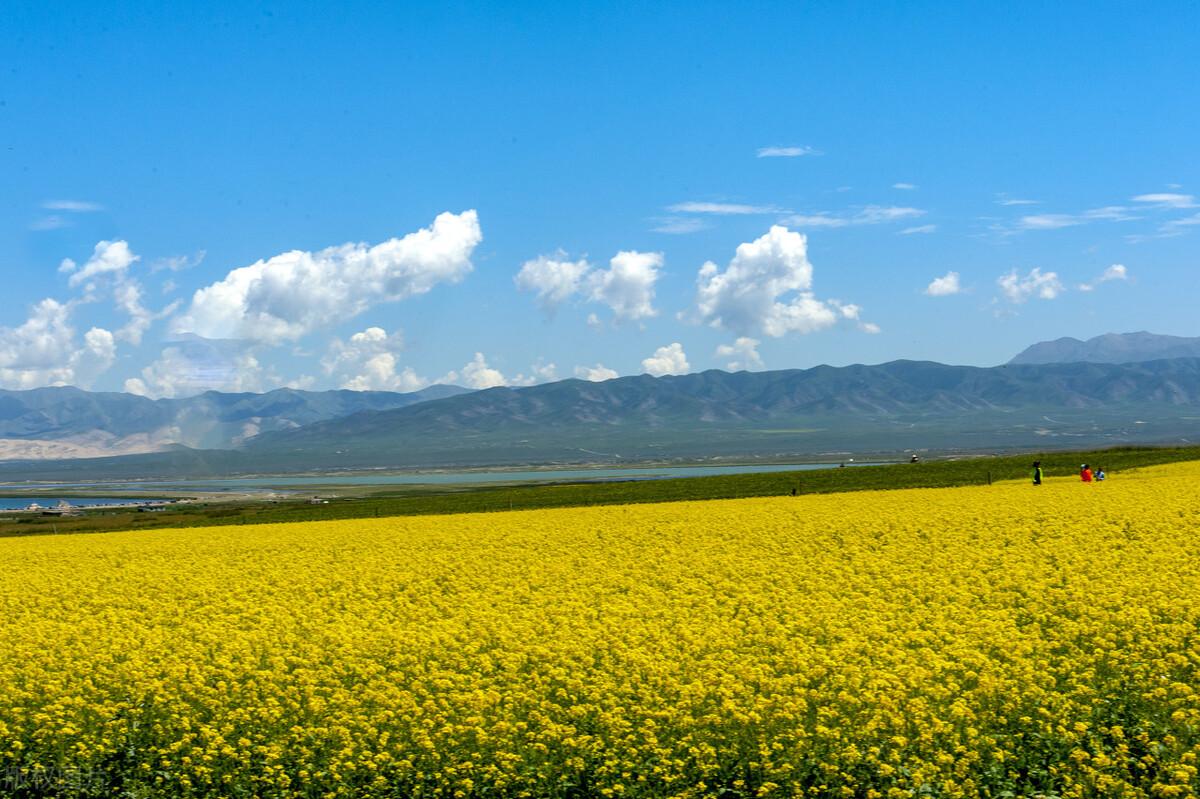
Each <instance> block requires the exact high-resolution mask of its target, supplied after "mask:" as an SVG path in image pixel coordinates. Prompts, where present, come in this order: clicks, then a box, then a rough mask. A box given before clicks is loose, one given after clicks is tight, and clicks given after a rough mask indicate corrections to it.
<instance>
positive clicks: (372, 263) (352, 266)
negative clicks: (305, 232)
mask: <svg viewBox="0 0 1200 799" xmlns="http://www.w3.org/2000/svg"><path fill="white" fill-rule="evenodd" d="M482 238H483V234H482V233H481V231H480V228H479V220H478V216H477V215H476V213H475V211H464V212H463V213H461V214H452V213H443V214H439V215H438V217H437V218H436V219H435V220H434V222H433V225H432V226H431V227H428V228H422V229H421V230H418V231H417V232H415V233H410V234H408V235H407V236H404V237H403V238H393V239H389V240H388V241H385V242H383V243H381V244H377V245H375V246H373V247H369V246H367V245H365V244H343V245H341V246H338V247H329V248H327V249H324V250H320V251H318V252H305V251H302V250H293V251H291V252H286V253H282V254H280V255H276V256H274V257H272V258H270V259H268V260H266V261H258V262H257V263H254V264H251V265H250V266H244V267H240V268H238V269H234V270H233V271H231V272H230V273H229V274H227V275H226V276H225V278H224V279H222V280H220V281H218V282H216V283H213V284H212V285H210V286H207V287H205V288H202V289H200V290H198V291H197V292H196V293H195V295H193V297H192V302H191V305H190V307H189V308H188V309H187V311H186V312H185V313H184V314H183V315H182V316H179V317H177V318H176V319H175V320H174V324H173V325H172V329H173V330H174V331H175V332H176V333H186V332H192V333H196V334H198V335H201V336H204V337H207V338H213V339H218V338H239V339H248V340H251V341H257V342H264V343H272V344H277V343H280V342H284V341H294V340H296V339H299V338H301V337H302V336H304V335H306V334H307V333H310V332H312V331H313V330H317V329H319V328H322V327H327V326H329V325H332V324H334V323H337V322H341V321H343V320H345V319H348V318H350V317H353V316H355V315H357V314H359V313H362V312H363V311H365V310H366V309H367V308H370V307H371V306H372V305H375V304H378V303H381V302H395V301H397V300H402V299H405V298H406V297H411V296H414V295H418V294H424V293H426V292H428V291H430V290H431V289H433V288H434V287H435V286H437V285H438V284H440V283H454V282H457V281H459V280H461V279H462V278H463V277H464V276H465V275H466V274H467V273H468V272H470V271H471V261H470V256H471V253H472V251H473V250H474V249H475V247H476V245H478V244H479V242H480V241H481V240H482Z"/></svg>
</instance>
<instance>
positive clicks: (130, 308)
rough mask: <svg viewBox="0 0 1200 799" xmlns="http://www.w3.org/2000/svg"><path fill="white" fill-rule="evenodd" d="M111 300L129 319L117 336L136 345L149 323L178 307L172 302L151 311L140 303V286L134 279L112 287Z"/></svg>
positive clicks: (147, 328)
mask: <svg viewBox="0 0 1200 799" xmlns="http://www.w3.org/2000/svg"><path fill="white" fill-rule="evenodd" d="M113 300H114V301H115V302H116V305H117V308H118V309H119V310H121V311H123V312H124V313H125V314H126V315H128V317H129V321H128V322H126V323H125V325H124V326H123V327H122V328H121V329H120V330H118V331H117V338H119V339H120V340H122V341H128V342H129V343H130V344H133V345H134V346H137V345H138V344H141V343H142V336H144V335H145V333H146V331H147V330H149V329H150V325H152V324H154V323H155V322H156V321H158V320H159V319H164V318H166V317H168V316H170V315H171V314H173V313H175V310H176V309H177V308H178V307H179V303H178V302H173V303H171V304H170V305H168V306H167V307H166V308H163V309H162V310H161V311H157V312H155V311H151V310H150V309H149V308H147V307H146V306H145V305H143V304H142V287H141V284H140V283H138V282H137V281H136V280H123V281H120V282H119V283H117V285H116V286H115V287H114V288H113Z"/></svg>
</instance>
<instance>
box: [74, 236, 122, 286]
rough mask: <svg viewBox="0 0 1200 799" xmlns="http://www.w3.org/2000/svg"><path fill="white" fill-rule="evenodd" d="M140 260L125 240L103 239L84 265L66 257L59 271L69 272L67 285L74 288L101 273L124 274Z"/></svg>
mask: <svg viewBox="0 0 1200 799" xmlns="http://www.w3.org/2000/svg"><path fill="white" fill-rule="evenodd" d="M138 260H140V258H139V256H137V255H134V254H133V251H132V250H130V249H129V244H128V243H127V242H125V241H101V242H98V243H97V244H96V247H95V249H93V251H92V257H91V258H88V260H87V261H86V262H85V263H84V265H83V266H82V267H80V266H79V265H78V264H76V263H75V261H73V260H71V259H70V258H64V259H63V261H62V263H60V264H59V265H58V271H59V272H63V273H65V274H69V275H70V276H71V277H70V278H69V279H68V280H67V285H69V286H71V288H74V287H76V286H78V285H79V284H80V283H85V282H87V281H89V280H91V279H93V278H95V277H98V276H100V275H116V276H119V275H123V274H124V273H125V270H127V269H128V268H129V267H130V266H131V265H132V264H133V263H134V262H135V261H138Z"/></svg>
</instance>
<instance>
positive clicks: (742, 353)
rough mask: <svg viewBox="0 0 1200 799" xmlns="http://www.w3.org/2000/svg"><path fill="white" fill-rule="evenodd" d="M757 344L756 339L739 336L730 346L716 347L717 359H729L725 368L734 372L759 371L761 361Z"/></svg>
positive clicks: (761, 365) (761, 364)
mask: <svg viewBox="0 0 1200 799" xmlns="http://www.w3.org/2000/svg"><path fill="white" fill-rule="evenodd" d="M758 344H759V341H758V339H754V338H750V337H749V336H739V337H738V338H737V340H735V341H734V342H733V343H732V344H722V345H720V346H719V347H717V357H718V358H729V359H730V360H729V361H728V362H727V363H726V366H728V367H729V369H730V370H731V371H734V372H739V371H743V370H750V369H761V368H762V367H763V359H762V356H760V355H759V354H758Z"/></svg>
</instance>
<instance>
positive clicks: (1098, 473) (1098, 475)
mask: <svg viewBox="0 0 1200 799" xmlns="http://www.w3.org/2000/svg"><path fill="white" fill-rule="evenodd" d="M1107 477H1108V475H1107V474H1105V473H1104V467H1103V466H1097V467H1096V482H1097V483H1099V482H1101V481H1102V480H1104V479H1106V478H1107Z"/></svg>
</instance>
